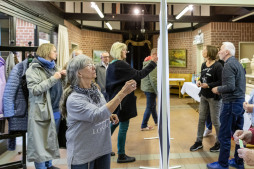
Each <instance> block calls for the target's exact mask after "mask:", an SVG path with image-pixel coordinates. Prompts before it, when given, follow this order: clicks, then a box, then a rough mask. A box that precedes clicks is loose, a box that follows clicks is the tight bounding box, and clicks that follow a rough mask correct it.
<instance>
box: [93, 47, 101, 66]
mask: <svg viewBox="0 0 254 169" xmlns="http://www.w3.org/2000/svg"><path fill="white" fill-rule="evenodd" d="M102 52H104V50H93V62H94V64H97V63H100V62H101V53H102Z"/></svg>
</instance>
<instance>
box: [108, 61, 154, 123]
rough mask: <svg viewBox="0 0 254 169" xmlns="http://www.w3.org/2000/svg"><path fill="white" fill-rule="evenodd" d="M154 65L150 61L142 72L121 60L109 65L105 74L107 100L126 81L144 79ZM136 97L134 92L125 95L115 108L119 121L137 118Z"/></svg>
mask: <svg viewBox="0 0 254 169" xmlns="http://www.w3.org/2000/svg"><path fill="white" fill-rule="evenodd" d="M155 67H156V63H154V62H153V61H151V62H150V63H149V65H148V66H146V67H145V68H144V69H142V70H136V69H133V68H131V66H130V65H129V64H128V63H127V62H125V61H122V60H117V61H115V62H113V63H111V64H109V66H108V69H107V73H106V93H107V97H108V99H109V100H111V99H113V98H114V97H115V95H116V94H117V93H118V92H119V91H120V90H121V89H122V87H123V86H124V84H125V82H126V81H128V80H131V79H133V80H136V81H138V80H141V79H142V78H144V77H146V76H147V75H148V74H149V73H150V72H151V71H152V70H153V69H154V68H155ZM136 99H137V98H136V96H135V95H134V92H132V93H130V94H129V95H127V96H126V97H125V98H124V99H123V100H122V102H121V104H120V105H119V106H118V107H117V109H116V110H115V112H114V114H117V115H118V118H119V121H120V122H123V121H127V120H129V119H130V118H133V117H136V116H137V106H136Z"/></svg>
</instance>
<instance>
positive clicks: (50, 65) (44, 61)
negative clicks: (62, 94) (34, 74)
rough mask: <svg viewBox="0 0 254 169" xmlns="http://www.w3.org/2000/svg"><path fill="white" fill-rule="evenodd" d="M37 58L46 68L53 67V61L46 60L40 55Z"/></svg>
mask: <svg viewBox="0 0 254 169" xmlns="http://www.w3.org/2000/svg"><path fill="white" fill-rule="evenodd" d="M37 59H38V60H39V61H40V62H41V63H42V64H43V66H45V67H46V68H48V69H53V68H54V67H55V61H54V60H52V61H48V60H46V59H44V58H42V57H40V56H38V57H37Z"/></svg>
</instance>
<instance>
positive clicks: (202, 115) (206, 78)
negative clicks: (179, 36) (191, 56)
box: [190, 45, 222, 152]
mask: <svg viewBox="0 0 254 169" xmlns="http://www.w3.org/2000/svg"><path fill="white" fill-rule="evenodd" d="M217 53H218V50H217V48H216V47H215V46H210V45H208V46H206V47H205V48H204V49H203V52H202V55H203V57H204V59H205V60H206V61H205V62H204V63H203V64H202V66H201V76H200V80H199V81H197V86H198V87H201V91H200V105H199V120H198V133H197V139H196V142H195V144H194V145H192V146H191V147H190V151H196V150H198V149H201V148H203V144H202V141H203V133H204V128H205V121H206V119H207V114H208V113H209V116H211V120H212V124H213V125H214V128H215V130H216V135H217V137H216V143H215V144H214V146H213V147H211V148H210V151H211V152H217V151H220V143H219V141H218V135H219V129H220V122H219V113H220V107H221V96H220V95H217V94H214V93H213V92H212V90H211V89H212V88H213V87H216V86H220V85H221V72H222V65H221V63H219V62H217V61H216V60H215V59H216V56H217Z"/></svg>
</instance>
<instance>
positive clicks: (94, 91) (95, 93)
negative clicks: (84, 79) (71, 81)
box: [73, 83, 100, 104]
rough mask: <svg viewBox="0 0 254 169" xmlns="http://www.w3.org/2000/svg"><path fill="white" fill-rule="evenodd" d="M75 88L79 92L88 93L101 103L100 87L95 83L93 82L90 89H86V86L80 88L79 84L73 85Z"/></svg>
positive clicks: (96, 101) (96, 102)
mask: <svg viewBox="0 0 254 169" xmlns="http://www.w3.org/2000/svg"><path fill="white" fill-rule="evenodd" d="M73 89H74V90H75V91H76V92H77V93H81V94H84V95H86V96H87V97H88V98H90V99H92V101H93V102H94V103H95V104H99V103H100V93H99V91H98V88H97V86H96V85H95V84H93V83H92V84H91V88H89V89H85V88H80V87H78V86H77V85H75V86H73Z"/></svg>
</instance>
